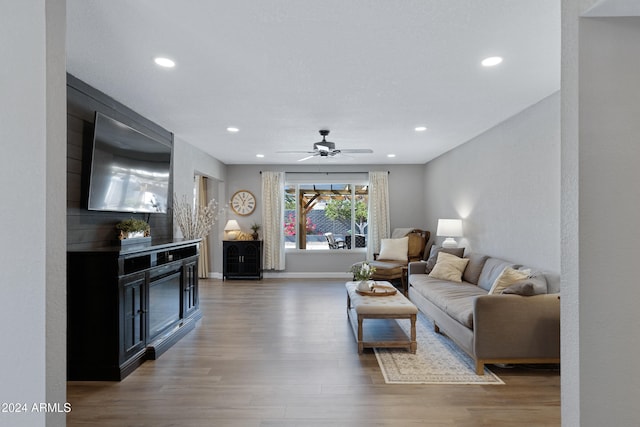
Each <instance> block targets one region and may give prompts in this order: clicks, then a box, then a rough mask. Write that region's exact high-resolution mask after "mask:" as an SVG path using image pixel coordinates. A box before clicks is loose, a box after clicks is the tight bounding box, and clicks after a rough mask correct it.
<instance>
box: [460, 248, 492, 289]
mask: <svg viewBox="0 0 640 427" xmlns="http://www.w3.org/2000/svg"><path fill="white" fill-rule="evenodd" d="M467 258H469V263H468V264H467V267H466V268H465V269H464V273H462V280H464V281H465V282H469V283H473V284H474V285H477V284H478V279H479V278H480V273H481V272H482V267H484V263H485V261H487V258H489V256H487V255H482V254H476V253H471V254H469V256H468V257H467Z"/></svg>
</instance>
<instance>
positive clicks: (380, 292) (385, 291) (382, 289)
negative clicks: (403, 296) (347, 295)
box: [356, 284, 398, 297]
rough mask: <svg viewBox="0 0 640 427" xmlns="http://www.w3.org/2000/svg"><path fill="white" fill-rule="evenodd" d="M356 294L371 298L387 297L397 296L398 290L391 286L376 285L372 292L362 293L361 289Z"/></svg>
mask: <svg viewBox="0 0 640 427" xmlns="http://www.w3.org/2000/svg"><path fill="white" fill-rule="evenodd" d="M356 292H357V293H358V294H360V295H366V296H369V297H385V296H389V295H395V294H396V293H397V292H398V290H397V289H396V288H394V287H392V286H389V285H378V284H374V285H373V287H372V288H371V290H370V291H361V290H360V289H356Z"/></svg>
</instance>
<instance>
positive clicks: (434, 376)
mask: <svg viewBox="0 0 640 427" xmlns="http://www.w3.org/2000/svg"><path fill="white" fill-rule="evenodd" d="M397 323H398V325H399V326H400V327H401V328H402V329H403V330H404V331H405V333H407V334H408V333H409V328H410V324H409V321H406V320H401V321H398V322H397ZM416 341H417V342H418V350H417V351H416V354H412V353H411V352H409V351H407V350H405V349H394V348H375V349H374V351H375V354H376V358H377V359H378V364H379V365H380V369H381V370H382V374H383V375H384V380H385V382H386V383H387V384H482V385H493V384H495V385H499V384H504V382H503V381H502V380H501V379H500V378H499V377H498V376H497V375H495V374H494V373H493V372H491V371H490V370H489V369H487V368H486V367H485V369H484V375H476V373H475V363H474V361H473V359H471V358H470V357H469V356H468V355H467V354H466V353H465V352H463V351H462V350H460V349H459V348H458V347H457V346H456V345H455V344H454V343H453V342H452V341H451V340H450V339H449V338H447V337H446V336H444V335H441V334H437V333H435V332H434V331H433V323H432V322H431V320H429V319H428V318H426V317H425V316H424V315H423V314H422V313H419V314H418V319H417V320H416Z"/></svg>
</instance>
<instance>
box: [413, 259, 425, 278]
mask: <svg viewBox="0 0 640 427" xmlns="http://www.w3.org/2000/svg"><path fill="white" fill-rule="evenodd" d="M426 268H427V263H426V262H422V261H416V262H410V263H409V265H408V271H409V275H412V274H426Z"/></svg>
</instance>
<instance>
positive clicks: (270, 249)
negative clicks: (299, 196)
mask: <svg viewBox="0 0 640 427" xmlns="http://www.w3.org/2000/svg"><path fill="white" fill-rule="evenodd" d="M284 181H285V173H284V172H272V171H262V221H263V225H262V230H263V232H262V235H263V239H264V259H263V268H264V269H265V270H284V269H285V255H284Z"/></svg>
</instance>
